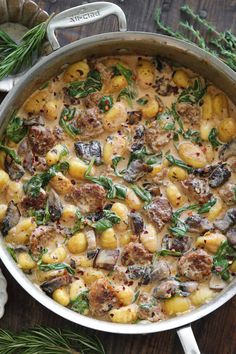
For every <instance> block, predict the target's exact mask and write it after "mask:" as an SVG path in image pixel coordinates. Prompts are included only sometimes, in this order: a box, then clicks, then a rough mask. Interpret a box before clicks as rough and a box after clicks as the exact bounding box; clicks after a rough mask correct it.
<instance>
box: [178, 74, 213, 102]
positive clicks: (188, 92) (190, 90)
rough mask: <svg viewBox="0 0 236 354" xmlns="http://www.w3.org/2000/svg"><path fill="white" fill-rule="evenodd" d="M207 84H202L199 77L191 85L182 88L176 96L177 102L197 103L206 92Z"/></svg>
mask: <svg viewBox="0 0 236 354" xmlns="http://www.w3.org/2000/svg"><path fill="white" fill-rule="evenodd" d="M206 89H207V86H206V85H205V86H202V82H201V80H200V79H196V80H195V81H194V83H193V86H190V87H187V88H186V89H184V90H183V91H182V92H181V94H180V95H179V97H178V102H179V103H181V102H187V103H198V102H199V101H200V100H201V99H202V97H203V96H204V95H205V93H206Z"/></svg>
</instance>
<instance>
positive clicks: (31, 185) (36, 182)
mask: <svg viewBox="0 0 236 354" xmlns="http://www.w3.org/2000/svg"><path fill="white" fill-rule="evenodd" d="M68 168H69V164H68V162H66V161H63V162H60V163H58V164H56V165H53V166H51V167H50V168H49V169H48V170H47V171H46V172H43V173H41V174H36V175H34V176H33V177H32V178H31V179H30V180H29V181H27V182H26V183H25V184H24V186H23V188H24V192H25V193H26V194H27V195H28V196H30V197H32V198H37V197H38V196H39V194H40V189H41V188H44V187H45V186H46V185H47V184H48V183H49V181H50V179H51V178H53V177H54V176H55V175H56V173H57V172H65V171H67V170H68Z"/></svg>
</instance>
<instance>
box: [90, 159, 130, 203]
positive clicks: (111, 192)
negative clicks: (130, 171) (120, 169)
mask: <svg viewBox="0 0 236 354" xmlns="http://www.w3.org/2000/svg"><path fill="white" fill-rule="evenodd" d="M94 161H95V158H93V159H92V160H91V162H90V164H89V166H88V168H87V170H86V172H85V174H84V178H85V179H87V180H88V181H90V182H93V183H96V184H99V185H100V186H102V187H103V188H105V189H106V190H107V191H108V193H107V198H108V199H114V198H118V199H125V198H126V194H127V188H126V187H125V186H123V185H121V184H118V183H113V181H112V179H111V178H109V177H105V176H99V177H94V176H91V175H90V173H91V170H92V167H93V164H94Z"/></svg>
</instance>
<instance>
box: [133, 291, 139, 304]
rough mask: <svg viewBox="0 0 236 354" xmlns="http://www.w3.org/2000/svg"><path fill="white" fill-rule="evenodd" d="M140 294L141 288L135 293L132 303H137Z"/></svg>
mask: <svg viewBox="0 0 236 354" xmlns="http://www.w3.org/2000/svg"><path fill="white" fill-rule="evenodd" d="M139 294H140V290H138V291H136V292H135V293H134V298H133V301H132V303H135V302H136V301H137V300H138V297H139Z"/></svg>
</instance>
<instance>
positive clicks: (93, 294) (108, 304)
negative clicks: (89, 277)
mask: <svg viewBox="0 0 236 354" xmlns="http://www.w3.org/2000/svg"><path fill="white" fill-rule="evenodd" d="M88 298H89V309H90V311H91V314H92V315H93V316H104V315H105V314H106V313H107V312H108V311H110V310H111V309H113V308H118V307H119V300H118V298H117V296H116V292H115V289H114V287H113V286H112V285H111V284H110V282H109V281H108V280H106V279H98V280H97V281H95V282H94V283H93V284H92V285H91V288H90V291H89V295H88Z"/></svg>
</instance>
